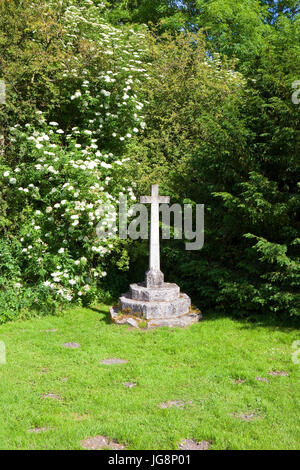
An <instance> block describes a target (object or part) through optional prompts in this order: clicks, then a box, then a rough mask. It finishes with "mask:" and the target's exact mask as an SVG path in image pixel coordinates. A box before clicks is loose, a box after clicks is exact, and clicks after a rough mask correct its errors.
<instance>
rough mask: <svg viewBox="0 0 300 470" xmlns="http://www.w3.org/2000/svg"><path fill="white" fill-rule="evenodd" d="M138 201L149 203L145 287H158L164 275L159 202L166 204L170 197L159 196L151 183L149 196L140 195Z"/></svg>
mask: <svg viewBox="0 0 300 470" xmlns="http://www.w3.org/2000/svg"><path fill="white" fill-rule="evenodd" d="M140 202H141V203H142V204H151V231H150V262H149V271H147V273H146V287H159V286H162V285H163V283H164V275H163V273H162V272H161V270H160V248H159V204H168V203H169V202H170V198H169V197H167V196H159V187H158V184H153V185H152V186H151V196H142V197H141V201H140Z"/></svg>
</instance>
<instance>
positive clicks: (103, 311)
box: [89, 305, 113, 325]
mask: <svg viewBox="0 0 300 470" xmlns="http://www.w3.org/2000/svg"><path fill="white" fill-rule="evenodd" d="M89 309H90V310H92V311H93V312H96V313H100V314H101V315H102V317H101V318H99V321H100V322H104V323H106V324H107V325H111V324H112V323H113V322H112V320H111V318H110V314H109V310H108V308H107V309H105V308H103V307H102V306H100V307H97V305H96V306H95V305H94V306H92V307H89Z"/></svg>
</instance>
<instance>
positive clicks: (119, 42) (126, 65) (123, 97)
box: [0, 1, 147, 318]
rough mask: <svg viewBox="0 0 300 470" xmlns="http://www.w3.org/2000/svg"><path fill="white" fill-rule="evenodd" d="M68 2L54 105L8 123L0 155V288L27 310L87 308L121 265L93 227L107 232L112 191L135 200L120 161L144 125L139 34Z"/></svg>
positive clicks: (119, 253)
mask: <svg viewBox="0 0 300 470" xmlns="http://www.w3.org/2000/svg"><path fill="white" fill-rule="evenodd" d="M50 3H51V2H50ZM76 4H77V2H75V1H69V2H67V5H68V7H67V8H66V9H65V11H64V13H63V16H62V17H61V22H62V26H63V28H65V35H64V38H65V44H63V47H65V48H71V50H73V52H74V54H73V55H72V57H70V64H71V68H70V67H69V65H70V64H68V63H66V64H62V65H63V69H64V71H63V73H61V74H58V78H57V80H58V82H59V87H60V92H61V103H60V106H59V107H56V108H55V109H50V110H48V109H47V108H45V109H44V110H43V111H40V110H38V109H37V110H36V120H35V122H30V123H27V124H26V125H21V124H18V123H17V124H15V125H14V126H12V127H10V129H8V130H7V134H6V155H5V154H4V158H3V156H2V158H1V159H0V190H1V193H2V195H3V199H4V200H5V211H4V212H5V216H4V222H3V224H5V225H6V227H7V226H9V227H10V237H9V238H8V237H7V238H6V239H5V237H4V240H3V244H2V245H1V251H2V259H3V254H4V258H5V256H6V261H5V259H4V262H3V263H2V264H1V265H0V283H1V285H0V287H2V288H4V287H5V288H6V289H15V292H17V293H16V295H17V296H19V297H20V298H22V292H23V294H24V293H25V292H27V294H26V295H27V297H28V298H29V299H31V301H32V302H31V301H29V302H27V303H26V302H25V304H26V307H27V305H28V306H29V307H31V304H37V305H38V306H39V307H41V304H42V303H43V305H44V306H45V305H50V304H51V302H52V301H53V302H54V303H64V302H70V301H80V300H83V301H85V302H87V303H89V302H92V301H93V300H95V299H96V298H97V296H99V292H100V293H101V280H102V279H103V278H104V277H105V276H106V274H107V271H108V269H109V268H110V266H112V265H115V266H117V267H118V268H119V269H126V267H127V265H128V258H127V252H126V244H125V242H124V241H121V240H119V238H118V237H117V233H116V236H115V237H113V238H109V239H99V238H98V237H97V233H96V227H97V224H98V223H99V222H100V221H101V222H102V224H104V225H106V226H107V227H108V228H110V227H111V226H112V224H113V222H114V221H113V220H112V219H113V216H112V215H111V214H110V213H109V212H108V213H107V211H106V212H105V211H104V210H103V208H104V207H105V206H106V205H107V204H111V205H112V206H113V207H117V205H118V200H119V195H120V193H121V194H126V195H127V196H128V198H129V200H135V195H134V183H131V182H130V181H129V179H128V173H126V171H125V168H126V162H127V160H128V158H125V157H124V155H125V150H126V146H127V144H128V142H129V141H130V140H131V139H133V138H134V136H135V135H138V134H139V133H141V132H143V129H144V128H145V123H144V117H143V103H141V102H140V100H139V96H138V93H139V88H140V84H141V82H142V81H143V80H145V78H147V74H146V70H145V68H144V67H143V63H145V62H146V61H147V47H146V41H145V34H144V33H143V32H142V31H140V30H137V31H134V30H133V29H124V30H121V29H116V28H114V27H112V26H110V25H109V24H107V23H106V21H105V20H104V18H103V6H101V5H100V6H95V5H94V3H93V2H91V1H83V2H80V4H81V6H80V7H78V6H76ZM79 38H80V43H79V42H78V39H79ZM76 62H77V66H76ZM103 218H105V220H103ZM114 230H116V229H114ZM8 247H9V248H8ZM5 253H6V255H5ZM8 253H9V254H10V256H11V253H13V256H12V258H13V259H11V263H12V265H13V269H10V270H7V263H8ZM28 289H29V291H28ZM19 297H18V298H19ZM46 299H48V300H47V301H46ZM14 302H16V300H14ZM0 304H1V295H0ZM18 305H19V304H18ZM22 305H23V304H22V302H20V306H22ZM51 305H52V304H51ZM23 306H24V305H23ZM7 308H8V310H12V309H13V307H11V306H8V307H7ZM20 308H21V307H20ZM1 314H2V315H4V314H5V312H3V311H2V312H0V317H1ZM5 315H6V316H7V313H6V314H5ZM5 318H6V317H5Z"/></svg>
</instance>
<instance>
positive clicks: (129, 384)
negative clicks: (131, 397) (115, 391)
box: [124, 382, 136, 388]
mask: <svg viewBox="0 0 300 470" xmlns="http://www.w3.org/2000/svg"><path fill="white" fill-rule="evenodd" d="M124 387H127V388H134V387H136V383H133V382H125V383H124Z"/></svg>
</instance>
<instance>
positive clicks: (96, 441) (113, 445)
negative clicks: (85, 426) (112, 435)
mask: <svg viewBox="0 0 300 470" xmlns="http://www.w3.org/2000/svg"><path fill="white" fill-rule="evenodd" d="M80 444H81V446H82V447H83V448H84V449H88V450H102V449H109V450H124V449H125V446H123V445H122V444H119V442H117V441H115V440H113V439H112V440H110V439H109V438H107V437H105V436H95V437H88V438H87V439H85V440H84V441H81V442H80Z"/></svg>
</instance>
